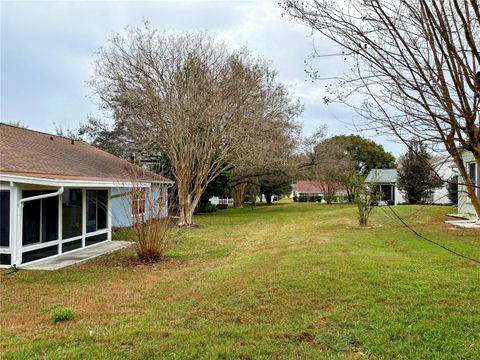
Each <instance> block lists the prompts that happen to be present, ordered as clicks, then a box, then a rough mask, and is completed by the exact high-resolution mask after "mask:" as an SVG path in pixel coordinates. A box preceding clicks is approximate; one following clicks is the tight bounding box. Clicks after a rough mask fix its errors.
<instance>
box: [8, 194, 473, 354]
mask: <svg viewBox="0 0 480 360" xmlns="http://www.w3.org/2000/svg"><path fill="white" fill-rule="evenodd" d="M385 210H386V209H385V208H376V209H375V210H374V213H373V215H372V218H371V224H372V225H374V226H373V227H372V228H370V229H358V228H357V227H356V212H355V208H354V207H353V206H349V205H332V206H328V205H320V204H310V203H295V204H290V203H289V204H277V205H273V206H270V207H267V206H260V207H258V208H256V209H254V210H252V209H251V208H245V209H240V210H235V209H228V210H224V211H219V212H216V213H213V214H208V215H201V216H197V217H196V219H195V220H196V221H197V222H198V223H199V224H201V225H202V226H201V227H199V228H195V229H186V230H184V233H183V236H182V237H181V238H180V239H179V240H178V241H177V242H176V243H175V244H173V246H172V247H171V248H170V250H169V251H168V252H167V254H166V255H167V256H168V259H169V261H163V262H160V263H158V264H154V265H145V266H142V265H137V266H126V265H125V264H126V262H125V259H128V258H130V257H131V256H132V255H133V250H132V249H123V250H121V251H118V252H117V253H115V254H109V255H106V256H103V257H100V258H98V259H95V260H93V261H90V262H87V263H84V264H80V265H78V266H74V267H70V268H66V269H62V270H58V271H54V272H41V271H25V270H20V271H18V272H16V273H12V274H10V275H5V274H7V272H6V271H3V272H2V273H1V274H0V281H1V294H0V295H1V300H0V301H1V302H0V312H1V315H0V344H1V347H0V352H1V354H0V357H4V358H6V359H43V358H55V359H58V358H68V359H100V358H101V359H107V358H108V359H125V358H129V359H145V358H149V359H155V358H158V359H170V358H172V359H173V358H174V359H184V358H187V359H197V358H243V359H248V358H305V359H312V358H325V359H344V358H346V359H364V358H371V359H379V358H403V359H453V358H462V359H478V358H480V321H479V319H480V301H479V299H480V266H479V265H476V264H474V263H472V262H469V261H466V260H464V259H461V258H459V257H456V256H453V255H452V254H450V253H447V252H446V251H444V250H442V249H440V248H438V247H436V246H434V245H432V244H429V243H427V242H425V241H423V240H421V239H419V238H417V237H416V236H415V235H413V234H412V233H411V232H410V231H409V230H407V229H405V228H404V227H402V226H400V225H399V224H398V223H397V222H396V221H394V219H393V218H392V217H391V215H389V213H388V212H387V211H385ZM395 210H396V211H398V212H399V214H401V216H403V217H404V218H405V219H406V221H407V222H408V223H409V224H412V225H413V226H414V227H415V229H416V230H418V231H419V232H420V233H421V234H423V235H425V236H427V237H430V238H432V239H434V240H436V241H438V242H440V243H442V244H444V245H446V246H449V247H451V248H453V249H455V250H456V251H459V252H462V253H464V254H467V255H469V256H472V257H475V258H480V232H479V231H475V230H466V229H462V230H460V229H452V228H450V227H449V226H447V225H445V224H443V220H445V217H444V214H446V213H448V212H453V211H454V210H453V209H451V208H449V207H424V208H422V207H411V206H399V207H396V208H395ZM116 236H117V238H123V239H126V238H131V237H132V236H133V234H132V233H131V232H129V231H128V230H127V231H122V232H119V233H117V234H116ZM52 304H53V305H52ZM52 306H55V307H57V306H63V307H72V308H75V318H74V319H73V320H71V321H68V322H64V323H58V324H55V325H54V324H52V323H51V321H50V318H49V315H50V312H51V310H52Z"/></svg>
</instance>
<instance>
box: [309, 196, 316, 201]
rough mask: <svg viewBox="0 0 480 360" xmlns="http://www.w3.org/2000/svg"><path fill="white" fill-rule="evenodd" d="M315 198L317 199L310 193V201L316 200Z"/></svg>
mask: <svg viewBox="0 0 480 360" xmlns="http://www.w3.org/2000/svg"><path fill="white" fill-rule="evenodd" d="M315 200H316V197H315V195H310V196H309V197H308V202H315Z"/></svg>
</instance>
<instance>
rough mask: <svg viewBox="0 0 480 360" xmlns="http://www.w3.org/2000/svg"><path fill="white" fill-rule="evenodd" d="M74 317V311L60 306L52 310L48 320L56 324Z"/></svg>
mask: <svg viewBox="0 0 480 360" xmlns="http://www.w3.org/2000/svg"><path fill="white" fill-rule="evenodd" d="M74 315H75V311H74V310H73V309H72V308H68V307H61V306H60V307H57V308H56V309H55V310H53V312H52V316H51V317H50V320H52V322H53V323H54V324H56V323H58V322H62V321H68V320H72V319H73V316H74Z"/></svg>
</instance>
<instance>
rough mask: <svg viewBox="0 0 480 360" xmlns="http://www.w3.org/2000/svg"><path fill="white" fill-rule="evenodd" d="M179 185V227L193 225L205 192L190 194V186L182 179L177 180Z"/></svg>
mask: <svg viewBox="0 0 480 360" xmlns="http://www.w3.org/2000/svg"><path fill="white" fill-rule="evenodd" d="M177 183H178V207H179V221H178V225H179V226H191V225H193V222H192V219H193V213H194V211H195V208H196V207H197V205H198V202H199V201H200V198H201V196H202V193H203V191H196V192H193V193H192V192H189V191H188V184H187V183H186V182H185V181H183V180H182V179H178V178H177Z"/></svg>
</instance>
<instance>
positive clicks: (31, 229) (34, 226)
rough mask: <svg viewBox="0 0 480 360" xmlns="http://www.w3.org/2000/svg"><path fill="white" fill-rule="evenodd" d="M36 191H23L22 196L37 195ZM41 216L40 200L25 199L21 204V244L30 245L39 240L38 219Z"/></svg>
mask: <svg viewBox="0 0 480 360" xmlns="http://www.w3.org/2000/svg"><path fill="white" fill-rule="evenodd" d="M39 194H40V193H37V192H35V193H34V192H33V191H32V192H30V191H28V192H27V191H24V192H23V197H24V198H25V197H31V196H36V195H39ZM40 216H41V201H40V200H33V201H27V202H26V203H24V204H23V229H22V244H23V245H30V244H36V243H39V242H40V222H41V219H40Z"/></svg>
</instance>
